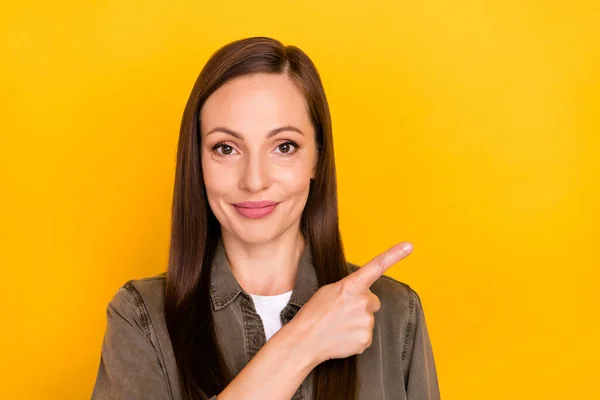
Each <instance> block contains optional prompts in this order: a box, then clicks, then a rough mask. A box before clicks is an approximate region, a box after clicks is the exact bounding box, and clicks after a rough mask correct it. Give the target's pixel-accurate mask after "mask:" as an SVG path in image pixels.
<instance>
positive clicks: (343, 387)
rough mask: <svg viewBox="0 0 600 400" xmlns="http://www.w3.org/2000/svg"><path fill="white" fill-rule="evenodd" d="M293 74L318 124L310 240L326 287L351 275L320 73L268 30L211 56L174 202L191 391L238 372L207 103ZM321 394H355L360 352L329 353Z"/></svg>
mask: <svg viewBox="0 0 600 400" xmlns="http://www.w3.org/2000/svg"><path fill="white" fill-rule="evenodd" d="M258 72H263V73H273V74H287V75H288V76H289V77H290V78H291V79H293V81H294V82H295V83H296V84H297V85H298V87H299V88H300V89H301V91H302V92H303V94H304V96H305V98H306V103H307V106H308V111H309V113H310V118H311V121H312V124H313V127H314V129H315V134H316V142H317V148H318V150H319V151H318V162H317V171H316V176H315V179H314V180H311V182H310V189H309V195H308V200H307V204H306V206H305V208H304V211H303V213H302V217H301V224H300V226H301V230H302V233H303V234H304V237H305V238H306V240H308V243H310V246H311V255H312V260H313V265H314V268H315V273H316V275H317V279H318V282H319V286H322V285H326V284H329V283H334V282H337V281H338V280H340V279H342V278H343V277H345V276H346V275H347V274H348V270H347V263H346V259H345V257H344V251H343V247H342V241H341V236H340V231H339V222H338V203H337V183H336V171H335V161H334V152H333V136H332V131H331V117H330V112H329V106H328V103H327V98H326V97H325V92H324V90H323V84H322V82H321V78H320V76H319V73H318V72H317V69H316V68H315V66H314V64H313V63H312V61H311V60H310V58H309V57H308V56H307V55H306V54H305V53H304V52H303V51H302V50H300V49H299V48H298V47H295V46H284V45H283V44H282V43H281V42H279V41H277V40H274V39H271V38H267V37H252V38H246V39H241V40H237V41H234V42H231V43H229V44H227V45H225V46H224V47H222V48H220V49H219V50H217V51H216V52H215V53H214V54H213V55H212V56H211V57H210V59H209V60H208V62H207V63H206V65H205V66H204V68H203V69H202V71H201V72H200V75H199V76H198V79H197V80H196V83H195V84H194V87H193V89H192V92H191V94H190V97H189V99H188V101H187V104H186V106H185V110H184V112H183V118H182V121H181V129H180V136H179V145H178V150H177V167H176V174H175V186H174V193H173V205H172V226H171V242H170V252H169V267H168V272H167V282H166V292H165V318H166V323H167V328H168V331H169V335H170V338H171V342H172V345H173V351H174V354H175V359H176V362H177V367H178V370H179V375H180V379H181V385H182V389H183V392H184V395H185V396H186V397H188V398H189V399H200V398H206V396H208V397H210V396H213V395H217V394H219V393H220V392H221V391H222V390H223V389H224V388H225V387H226V386H227V384H228V383H229V382H231V380H232V379H233V378H234V377H233V376H232V373H231V372H230V371H229V370H228V368H227V366H226V364H225V362H224V359H223V356H222V353H221V351H220V349H219V348H218V345H217V340H216V337H215V329H214V328H215V327H214V320H213V317H212V308H211V302H210V296H209V283H210V282H209V278H210V270H211V265H212V262H213V257H214V253H215V248H216V244H217V239H218V238H219V235H220V234H221V231H220V225H219V222H218V221H217V219H216V217H215V215H214V214H213V212H212V211H211V209H210V207H209V206H208V200H207V198H206V192H205V187H204V181H203V178H202V163H201V159H200V154H201V152H200V149H201V145H200V138H201V136H200V118H199V114H200V110H201V108H202V106H203V104H204V103H205V101H206V99H207V98H208V97H209V96H210V95H211V94H212V93H214V92H215V91H216V90H217V89H218V88H219V87H221V86H222V85H224V84H225V83H226V82H228V81H229V80H231V79H233V78H236V77H239V76H242V75H245V74H252V73H258ZM314 372H315V375H314V377H315V381H314V396H315V399H318V400H331V399H334V400H335V399H339V400H342V399H343V400H348V399H355V398H356V393H357V391H358V387H357V359H356V355H353V356H350V357H347V358H343V359H330V360H327V361H325V362H323V363H321V364H319V365H318V366H317V367H316V368H315V369H314Z"/></svg>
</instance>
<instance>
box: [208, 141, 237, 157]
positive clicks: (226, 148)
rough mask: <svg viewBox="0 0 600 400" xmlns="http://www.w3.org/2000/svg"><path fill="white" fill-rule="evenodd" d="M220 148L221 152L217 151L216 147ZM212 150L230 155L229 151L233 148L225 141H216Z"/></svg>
mask: <svg viewBox="0 0 600 400" xmlns="http://www.w3.org/2000/svg"><path fill="white" fill-rule="evenodd" d="M219 148H221V152H219V151H217V149H219ZM213 151H216V152H217V154H219V155H221V156H228V155H231V153H233V151H235V149H234V148H233V147H231V146H229V145H228V144H225V143H218V144H216V145H215V146H214V147H213Z"/></svg>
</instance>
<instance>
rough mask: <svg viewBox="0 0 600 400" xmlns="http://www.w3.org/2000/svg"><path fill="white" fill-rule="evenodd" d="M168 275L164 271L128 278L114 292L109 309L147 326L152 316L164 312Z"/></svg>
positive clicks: (144, 326) (142, 325)
mask: <svg viewBox="0 0 600 400" xmlns="http://www.w3.org/2000/svg"><path fill="white" fill-rule="evenodd" d="M166 277H167V273H166V272H163V273H160V274H157V275H153V276H148V277H144V278H139V279H130V280H128V281H127V282H125V283H123V285H122V286H121V287H119V288H118V289H117V291H116V292H115V293H114V295H113V297H112V299H111V300H110V302H109V304H108V309H109V311H112V312H114V313H117V314H119V315H121V316H122V317H123V318H125V319H130V320H135V321H136V322H137V323H138V324H139V326H140V327H142V328H144V329H145V328H147V327H148V324H149V322H150V321H149V319H150V316H151V315H152V314H154V315H156V314H161V313H162V312H163V307H164V306H163V302H164V292H165V285H166Z"/></svg>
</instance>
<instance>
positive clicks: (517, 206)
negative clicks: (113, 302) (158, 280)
mask: <svg viewBox="0 0 600 400" xmlns="http://www.w3.org/2000/svg"><path fill="white" fill-rule="evenodd" d="M3 8H4V10H3V12H2V15H1V16H0V22H1V23H0V27H1V28H0V29H1V31H0V32H1V33H0V40H1V45H0V46H1V47H0V50H1V52H2V62H1V64H0V83H1V86H2V90H1V94H0V101H1V103H0V109H1V113H2V118H1V120H0V129H1V130H0V132H1V135H2V136H1V142H0V143H1V145H0V148H1V150H0V151H1V154H0V162H1V164H0V171H1V172H0V174H1V176H0V178H1V184H2V186H1V187H2V195H1V208H0V218H1V220H0V226H1V227H2V228H1V236H0V246H1V249H0V250H1V253H0V254H1V258H0V260H1V261H0V262H1V265H2V275H3V280H2V287H1V288H0V289H1V290H0V296H1V298H0V300H1V304H2V306H1V307H2V308H1V310H2V329H1V333H0V335H1V336H0V343H1V344H0V346H1V348H0V354H1V358H2V363H1V364H2V367H1V370H0V380H1V385H0V390H1V392H0V397H1V398H6V399H9V398H10V399H13V398H23V399H25V398H27V399H29V398H31V399H83V398H89V396H90V394H91V389H92V386H93V384H94V380H95V376H96V372H97V368H98V363H99V357H100V346H101V341H102V336H103V332H104V328H105V322H106V319H105V318H106V305H107V303H108V301H109V300H110V298H111V297H112V296H113V294H114V293H115V291H116V290H117V288H118V287H119V286H120V285H122V284H123V283H124V282H125V281H126V280H128V279H132V278H138V277H144V276H148V275H151V274H155V273H159V272H162V271H163V270H164V269H165V268H166V260H167V249H168V234H169V217H170V202H171V194H172V184H173V176H174V168H175V164H174V161H175V149H176V142H177V137H178V132H179V122H180V118H181V115H182V112H183V108H184V105H185V102H186V100H187V97H188V95H189V92H190V90H191V87H192V85H193V82H194V80H195V79H196V77H197V74H198V73H199V71H200V69H201V68H202V66H203V65H204V63H205V62H206V60H207V59H208V57H209V56H210V54H211V53H212V52H213V51H215V50H216V49H217V48H218V47H220V46H222V45H224V44H225V43H227V42H229V41H231V40H235V39H239V38H242V37H246V36H254V35H266V36H272V37H275V38H277V39H280V40H282V41H283V42H284V43H285V44H294V45H297V46H299V47H301V48H302V49H303V50H304V51H306V52H307V53H308V54H309V56H310V57H311V58H312V59H313V60H314V62H315V63H316V65H317V67H318V68H319V70H320V72H321V74H322V78H323V81H324V85H325V89H326V92H327V94H328V98H329V100H330V105H331V109H332V115H333V125H334V137H335V145H336V149H335V151H336V159H337V166H338V176H339V194H340V215H341V223H342V232H343V237H344V243H345V248H346V250H347V255H348V259H349V260H350V261H353V262H356V263H361V264H362V263H364V262H366V261H368V260H369V259H370V258H371V257H372V256H374V255H375V254H377V253H378V252H380V251H383V250H385V249H387V248H388V247H389V246H391V245H393V244H394V243H396V242H398V241H401V240H410V241H412V242H413V243H414V246H415V250H414V253H413V254H412V255H411V256H410V257H409V258H408V259H406V260H404V261H402V262H401V263H399V264H397V265H395V266H393V267H392V268H391V269H390V270H389V271H388V274H389V275H390V276H393V277H395V278H397V279H400V280H402V281H405V282H407V283H409V284H410V285H411V286H413V287H414V288H415V289H416V290H417V292H418V293H419V294H420V295H421V297H422V300H423V304H424V308H425V312H426V317H427V323H428V326H429V329H430V335H431V339H432V342H433V347H434V353H435V356H436V363H437V368H438V373H439V381H440V388H441V392H442V397H443V398H444V399H445V400H463V399H593V398H600V388H599V386H598V369H599V365H598V362H599V361H600V346H599V345H598V340H599V339H600V324H599V323H598V317H599V312H598V307H599V306H600V302H599V298H600V295H599V292H600V289H599V288H598V278H599V277H600V274H599V273H598V267H599V266H600V255H599V254H600V253H599V250H598V247H599V243H598V241H599V239H600V228H599V226H600V217H599V211H598V207H599V205H600V188H599V187H600V117H599V112H600V29H599V28H598V21H599V20H600V6H599V3H598V2H597V1H593V0H590V1H575V0H572V1H549V0H546V1H534V0H526V1H514V0H508V1H507V0H493V1H492V0H489V1H469V0H446V1H442V0H425V1H418V2H414V1H410V2H409V1H398V0H386V1H371V2H356V1H343V2H342V1H339V2H325V1H316V0H315V1H282V0H279V1H258V2H242V1H233V2H232V1H227V2H223V3H221V2H198V1H186V2H179V3H177V4H174V3H172V2H166V1H165V2H157V1H154V2H150V1H103V2H81V1H70V2H66V1H65V2H45V1H39V0H33V1H24V2H19V3H17V2H15V4H13V5H7V4H5V5H4V7H3Z"/></svg>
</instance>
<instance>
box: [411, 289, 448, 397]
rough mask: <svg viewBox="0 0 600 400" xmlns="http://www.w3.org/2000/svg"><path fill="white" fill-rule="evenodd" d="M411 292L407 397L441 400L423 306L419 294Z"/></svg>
mask: <svg viewBox="0 0 600 400" xmlns="http://www.w3.org/2000/svg"><path fill="white" fill-rule="evenodd" d="M409 292H410V293H409V294H410V299H411V302H412V313H411V315H412V321H409V323H410V324H411V327H410V330H409V334H408V335H409V336H408V338H407V343H408V351H409V354H410V358H409V361H408V364H407V365H406V367H407V368H408V371H407V374H406V376H407V379H406V381H405V385H406V397H407V399H408V400H439V399H440V389H439V385H438V378H437V371H436V366H435V360H434V358H433V349H432V346H431V341H430V339H429V332H428V330H427V323H426V322H425V314H424V311H423V305H422V303H421V299H420V297H419V295H418V294H417V292H415V291H414V290H413V289H412V288H410V289H409Z"/></svg>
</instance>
